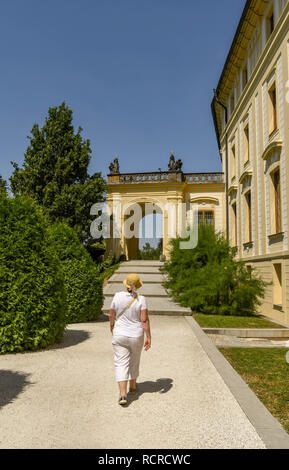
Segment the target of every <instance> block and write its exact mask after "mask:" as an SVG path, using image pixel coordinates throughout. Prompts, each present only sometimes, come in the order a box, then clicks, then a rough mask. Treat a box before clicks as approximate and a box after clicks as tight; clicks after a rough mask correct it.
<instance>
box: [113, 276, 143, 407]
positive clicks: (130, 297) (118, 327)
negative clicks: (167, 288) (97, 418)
mask: <svg viewBox="0 0 289 470" xmlns="http://www.w3.org/2000/svg"><path fill="white" fill-rule="evenodd" d="M123 284H124V286H125V287H126V291H122V292H117V293H116V294H115V295H114V298H113V301H112V303H111V307H110V312H109V320H110V330H111V332H112V334H113V337H112V346H113V350H114V365H115V372H116V381H117V382H118V385H119V392H120V397H119V400H118V403H119V404H120V405H126V404H127V382H128V381H129V382H130V384H129V393H137V391H138V389H137V385H136V379H137V378H138V376H139V363H140V356H141V352H142V348H143V346H144V349H145V351H148V350H149V349H150V347H151V332H150V322H149V317H148V310H147V305H146V299H145V297H144V296H143V295H139V294H138V293H137V292H136V291H137V289H139V288H140V287H141V286H142V281H141V280H140V278H139V276H138V275H137V274H129V275H128V276H127V278H126V279H125V280H124V281H123ZM144 333H145V335H146V340H145V342H144Z"/></svg>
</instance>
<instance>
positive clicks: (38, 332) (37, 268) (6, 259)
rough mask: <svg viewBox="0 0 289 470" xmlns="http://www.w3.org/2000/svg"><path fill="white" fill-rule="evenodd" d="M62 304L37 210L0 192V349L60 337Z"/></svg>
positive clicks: (56, 265)
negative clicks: (0, 194)
mask: <svg viewBox="0 0 289 470" xmlns="http://www.w3.org/2000/svg"><path fill="white" fill-rule="evenodd" d="M65 309H66V302H65V290H64V281H63V275H62V270H61V266H60V262H59V260H58V258H57V256H56V255H55V252H54V246H53V243H52V242H51V240H50V237H49V234H48V227H47V223H46V221H45V219H44V217H43V216H42V214H41V212H40V209H38V208H37V207H36V205H35V204H34V203H33V202H32V201H30V200H25V199H21V198H16V199H8V198H6V197H5V196H3V195H2V196H0V353H2V354H3V353H8V352H19V351H24V350H36V349H40V348H44V347H47V346H48V345H51V344H53V343H55V342H57V341H59V340H60V339H61V338H62V335H63V332H64V328H65Z"/></svg>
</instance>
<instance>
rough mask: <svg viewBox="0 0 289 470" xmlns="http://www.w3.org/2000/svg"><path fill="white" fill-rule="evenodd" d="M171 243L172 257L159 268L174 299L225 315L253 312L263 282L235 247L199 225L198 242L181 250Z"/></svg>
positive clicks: (208, 312)
mask: <svg viewBox="0 0 289 470" xmlns="http://www.w3.org/2000/svg"><path fill="white" fill-rule="evenodd" d="M180 241H181V240H180V239H175V240H172V242H171V248H172V249H171V258H170V260H169V261H167V262H166V263H165V265H164V267H163V268H162V270H163V272H164V273H166V274H167V275H168V281H167V282H165V283H164V286H165V287H166V288H167V289H169V290H170V291H171V293H172V295H173V298H174V299H175V300H176V301H177V302H179V303H180V304H181V305H183V306H185V307H190V308H191V309H192V310H193V311H195V312H202V313H207V314H224V315H251V314H254V313H256V311H257V306H258V305H260V298H262V297H264V292H265V287H266V285H267V284H266V283H265V282H264V281H263V280H262V279H260V278H259V277H257V275H256V273H255V272H254V270H248V268H247V266H246V264H245V262H241V261H237V260H236V259H235V254H236V252H235V250H234V249H233V248H231V247H230V244H229V242H228V241H227V240H226V239H225V238H224V237H223V236H222V235H221V234H220V233H215V231H214V228H213V227H211V226H207V225H204V226H200V227H199V239H198V245H197V246H196V247H195V248H194V249H188V250H181V249H180Z"/></svg>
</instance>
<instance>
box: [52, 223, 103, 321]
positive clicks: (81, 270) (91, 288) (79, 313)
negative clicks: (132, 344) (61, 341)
mask: <svg viewBox="0 0 289 470" xmlns="http://www.w3.org/2000/svg"><path fill="white" fill-rule="evenodd" d="M50 233H51V237H52V239H53V241H54V246H55V250H56V253H57V255H58V257H59V259H60V262H61V266H62V270H63V274H64V284H65V289H66V297H67V304H68V308H67V312H66V322H67V323H81V322H87V321H91V320H95V319H96V318H97V317H98V316H99V315H100V313H101V308H102V304H103V293H102V282H103V276H102V274H101V273H100V269H101V266H100V265H96V264H95V263H94V262H93V260H92V259H91V257H90V255H89V254H88V253H87V251H86V249H85V248H84V246H83V245H82V243H81V242H80V241H79V239H78V237H77V235H76V233H75V231H74V230H73V229H71V228H70V227H68V225H65V224H63V223H56V224H53V225H52V226H51V228H50Z"/></svg>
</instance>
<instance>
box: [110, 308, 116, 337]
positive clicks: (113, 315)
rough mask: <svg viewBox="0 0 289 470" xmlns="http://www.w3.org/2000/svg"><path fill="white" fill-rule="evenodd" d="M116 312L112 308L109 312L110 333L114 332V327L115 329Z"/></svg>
mask: <svg viewBox="0 0 289 470" xmlns="http://www.w3.org/2000/svg"><path fill="white" fill-rule="evenodd" d="M115 315H116V313H115V310H113V309H112V308H111V309H110V311H109V322H110V331H111V332H112V330H113V327H114V323H115Z"/></svg>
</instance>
